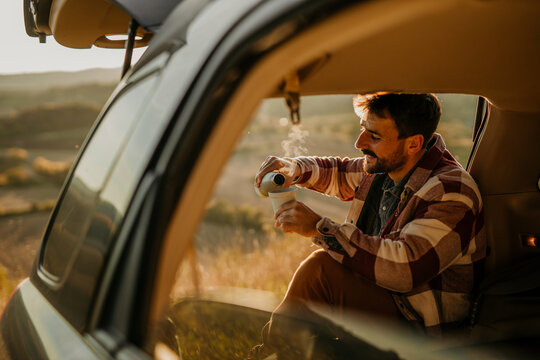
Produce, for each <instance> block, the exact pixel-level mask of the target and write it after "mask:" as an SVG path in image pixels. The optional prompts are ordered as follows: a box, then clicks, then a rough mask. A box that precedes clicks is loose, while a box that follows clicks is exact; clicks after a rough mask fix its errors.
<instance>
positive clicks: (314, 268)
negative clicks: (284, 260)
mask: <svg viewBox="0 0 540 360" xmlns="http://www.w3.org/2000/svg"><path fill="white" fill-rule="evenodd" d="M336 265H340V264H339V263H338V262H337V261H335V260H334V259H332V257H331V256H330V255H328V253H327V252H326V251H324V250H316V251H314V252H312V253H311V254H310V255H309V256H308V257H307V258H306V259H305V260H304V261H302V263H300V266H299V267H298V269H299V270H300V269H305V270H306V271H309V272H310V273H313V272H316V273H319V272H320V271H321V270H322V269H323V268H327V267H330V266H332V267H333V266H336Z"/></svg>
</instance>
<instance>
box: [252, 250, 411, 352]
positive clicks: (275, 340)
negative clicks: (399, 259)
mask: <svg viewBox="0 0 540 360" xmlns="http://www.w3.org/2000/svg"><path fill="white" fill-rule="evenodd" d="M310 305H315V306H320V305H324V306H327V309H328V310H329V311H330V312H331V314H332V315H335V316H336V317H340V316H344V317H346V316H350V314H351V313H357V314H367V315H369V316H371V317H378V318H381V319H383V320H384V321H386V322H390V323H392V322H396V323H399V324H400V325H403V324H404V323H406V320H405V318H404V317H403V316H402V315H401V313H400V311H399V310H398V308H397V307H396V305H395V303H394V300H393V299H392V295H391V293H390V292H389V291H388V290H386V289H384V288H381V287H379V286H377V285H375V284H373V283H371V282H369V281H367V280H366V279H364V278H362V277H361V276H360V275H358V274H356V273H354V272H352V271H350V270H349V269H347V268H345V267H344V266H343V265H341V264H340V263H338V262H337V261H335V260H334V259H332V257H330V255H328V254H327V253H326V252H325V251H323V250H318V251H315V252H313V253H312V254H311V255H310V256H309V257H308V258H306V260H304V261H303V262H302V263H301V264H300V266H299V267H298V269H297V270H296V272H295V274H294V276H293V278H292V280H291V283H290V284H289V288H288V290H287V293H286V294H285V297H284V299H283V301H282V302H281V304H280V305H279V306H278V307H277V308H276V309H275V310H274V312H273V313H272V317H271V319H270V321H269V322H268V323H267V324H266V326H265V327H264V329H263V332H262V337H263V344H262V345H258V346H257V347H255V348H254V349H253V350H252V352H251V354H250V358H252V359H258V358H261V359H263V358H265V356H267V355H268V354H272V353H275V352H280V351H281V352H284V353H287V354H289V355H292V356H291V358H295V357H296V358H302V357H301V356H300V354H295V353H294V352H292V351H291V349H290V346H291V344H292V345H298V346H300V344H301V342H302V341H304V340H305V336H309V332H308V331H307V330H306V323H310V322H311V321H312V322H313V323H317V322H318V319H320V316H318V315H317V314H315V313H314V312H313V311H312V310H311V309H310ZM297 319H302V321H298V320H297ZM284 349H287V350H284ZM256 354H259V355H256ZM280 358H285V357H280ZM287 358H288V357H287Z"/></svg>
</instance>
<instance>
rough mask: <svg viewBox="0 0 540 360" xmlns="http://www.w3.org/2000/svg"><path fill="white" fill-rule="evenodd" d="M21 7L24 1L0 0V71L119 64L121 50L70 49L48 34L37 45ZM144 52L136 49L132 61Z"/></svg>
mask: <svg viewBox="0 0 540 360" xmlns="http://www.w3.org/2000/svg"><path fill="white" fill-rule="evenodd" d="M22 7H23V0H0V31H1V33H2V40H1V42H0V74H17V73H36V72H48V71H78V70H84V69H90V68H120V67H122V64H123V62H124V50H121V49H101V48H96V47H92V48H91V49H70V48H67V47H64V46H62V45H60V44H58V43H57V42H56V41H54V38H53V37H52V36H47V43H46V44H40V43H39V40H38V38H33V37H29V36H28V35H26V31H25V28H24V17H23V11H22ZM143 51H144V50H143V49H136V50H135V52H134V54H133V62H135V61H136V60H137V59H138V58H139V57H140V55H141V54H142V52H143Z"/></svg>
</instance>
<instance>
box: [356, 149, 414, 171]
mask: <svg viewBox="0 0 540 360" xmlns="http://www.w3.org/2000/svg"><path fill="white" fill-rule="evenodd" d="M404 149H405V143H404V142H402V143H401V145H400V146H398V148H397V149H396V151H394V152H393V153H392V154H390V156H388V157H385V158H380V157H378V156H377V155H376V154H375V153H374V152H372V151H371V150H362V152H363V153H364V154H366V155H371V156H373V157H375V162H374V163H372V164H368V163H367V160H364V171H365V172H367V173H368V174H383V173H386V174H387V173H390V172H392V171H395V170H398V169H399V168H401V167H402V166H403V165H405V162H406V161H407V156H406V155H405V151H404Z"/></svg>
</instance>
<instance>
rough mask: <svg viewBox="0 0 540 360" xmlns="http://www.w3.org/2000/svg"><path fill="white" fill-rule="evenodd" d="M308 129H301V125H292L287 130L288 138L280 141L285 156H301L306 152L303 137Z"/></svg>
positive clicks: (307, 132)
mask: <svg viewBox="0 0 540 360" xmlns="http://www.w3.org/2000/svg"><path fill="white" fill-rule="evenodd" d="M307 136H309V131H307V130H302V125H293V126H292V127H291V131H289V135H288V139H286V140H283V141H282V142H281V147H282V148H283V151H284V152H285V156H286V157H293V156H301V155H304V154H306V153H307V148H306V146H305V143H306V140H305V138H306V137H307Z"/></svg>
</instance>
